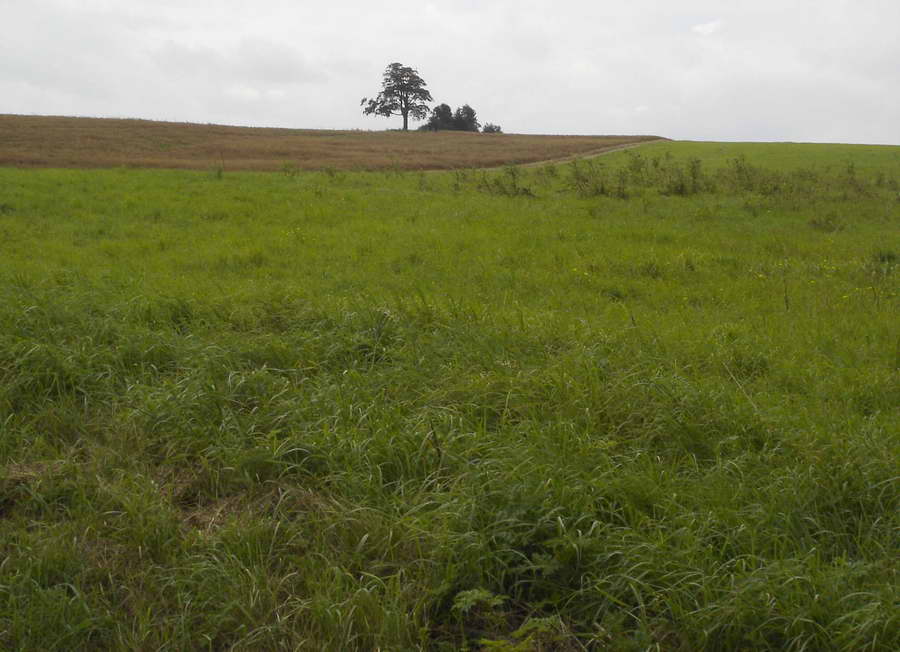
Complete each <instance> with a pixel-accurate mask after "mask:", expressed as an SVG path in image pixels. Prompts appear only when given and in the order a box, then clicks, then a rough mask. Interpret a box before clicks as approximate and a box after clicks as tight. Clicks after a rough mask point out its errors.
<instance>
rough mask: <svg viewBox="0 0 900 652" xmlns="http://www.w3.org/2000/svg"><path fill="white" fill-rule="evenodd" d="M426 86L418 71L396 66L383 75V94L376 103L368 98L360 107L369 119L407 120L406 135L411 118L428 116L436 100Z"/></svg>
mask: <svg viewBox="0 0 900 652" xmlns="http://www.w3.org/2000/svg"><path fill="white" fill-rule="evenodd" d="M426 86H427V84H426V83H425V80H424V79H422V78H421V77H420V76H419V73H418V71H416V70H414V69H413V68H410V67H409V66H404V65H403V64H402V63H392V64H390V65H388V67H387V68H385V70H384V74H383V75H382V81H381V92H380V93H378V96H377V97H375V98H372V99H370V98H367V97H364V98H363V99H362V101H361V102H360V106H362V107H363V113H364V114H366V115H373V114H374V115H382V116H385V117H389V116H392V115H400V116H403V131H407V130H408V129H409V118H410V116H412V118H413V119H414V120H422V119H424V118H425V116H427V115H428V105H427V104H426V102H432V101H433V100H432V97H431V93H429V92H428V90H427V89H426V88H425V87H426ZM448 108H449V107H448Z"/></svg>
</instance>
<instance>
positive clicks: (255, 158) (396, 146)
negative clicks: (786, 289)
mask: <svg viewBox="0 0 900 652" xmlns="http://www.w3.org/2000/svg"><path fill="white" fill-rule="evenodd" d="M647 140H657V137H656V136H532V135H518V134H476V133H464V132H448V131H444V132H437V133H431V132H418V131H410V132H407V133H404V132H397V131H325V130H308V129H265V128H254V127H228V126H221V125H201V124H189V123H178V122H154V121H150V120H120V119H107V118H65V117H53V116H20V115H0V165H4V166H18V167H54V168H88V167H90V168H105V167H118V166H127V167H142V168H187V169H198V168H199V169H209V168H213V167H215V168H218V167H222V168H224V169H226V170H281V169H283V168H284V167H285V166H286V165H287V166H289V167H296V168H298V169H322V168H335V169H345V170H346V169H360V170H362V169H384V168H396V169H404V170H429V169H453V168H469V167H492V166H499V165H506V164H511V163H533V162H536V161H544V160H549V159H560V158H565V157H569V156H573V155H589V154H594V153H599V152H602V151H604V150H607V149H617V148H619V147H621V146H623V145H629V144H632V143H638V142H643V141H647Z"/></svg>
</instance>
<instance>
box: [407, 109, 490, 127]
mask: <svg viewBox="0 0 900 652" xmlns="http://www.w3.org/2000/svg"><path fill="white" fill-rule="evenodd" d="M480 126H481V124H480V123H479V122H478V118H477V117H476V114H475V109H473V108H472V107H471V106H469V105H468V104H463V105H462V106H461V107H459V108H457V109H456V111H455V112H454V111H452V110H451V109H450V105H449V104H438V105H437V106H436V107H434V108H433V109H432V110H431V115H430V116H429V118H428V122H427V123H426V124H425V125H423V126H422V127H420V129H431V130H432V131H439V130H444V129H447V130H455V131H478V128H479V127H480Z"/></svg>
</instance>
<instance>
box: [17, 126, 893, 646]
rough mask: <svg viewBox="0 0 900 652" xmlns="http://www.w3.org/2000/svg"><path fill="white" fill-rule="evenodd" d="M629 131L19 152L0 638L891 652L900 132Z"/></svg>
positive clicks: (76, 642) (74, 642) (35, 642)
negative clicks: (95, 158) (378, 166)
mask: <svg viewBox="0 0 900 652" xmlns="http://www.w3.org/2000/svg"><path fill="white" fill-rule="evenodd" d="M640 152H641V155H640V156H639V157H638V156H635V155H634V154H633V153H621V154H615V155H611V156H610V157H608V158H605V159H603V160H602V167H601V166H600V164H601V161H596V162H594V163H593V164H592V166H591V167H589V166H587V165H585V164H583V163H582V164H580V165H579V166H577V167H573V166H561V167H558V168H554V167H546V168H537V169H532V170H523V171H518V172H516V171H514V170H508V171H505V172H503V171H501V172H498V173H495V174H492V175H481V174H478V173H458V174H440V175H421V174H413V173H366V174H361V173H355V174H351V173H341V172H338V173H332V174H326V173H309V174H306V173H303V174H299V175H295V176H292V175H265V174H253V173H241V174H231V173H226V174H225V175H224V177H222V178H217V175H214V174H209V173H205V174H204V173H191V172H162V171H156V172H153V171H133V170H112V171H94V172H83V171H49V170H48V171H28V172H26V171H17V170H9V169H6V170H0V237H2V240H0V243H2V244H0V247H2V254H3V255H2V258H0V260H2V266H0V293H2V301H0V462H2V463H3V467H2V469H3V470H2V473H3V475H2V476H0V492H2V493H0V518H2V520H0V558H3V559H6V561H5V562H3V563H2V564H0V641H2V643H3V645H5V646H6V647H11V648H17V647H19V648H32V649H33V648H41V649H52V648H56V649H73V648H79V647H80V648H91V649H96V648H97V647H113V648H118V647H124V648H146V649H155V648H171V649H191V648H199V647H206V646H211V647H215V648H226V647H229V646H231V645H236V646H237V647H239V648H242V649H246V648H258V649H274V648H277V647H284V648H291V647H296V646H299V647H301V648H308V649H353V648H358V649H375V648H376V647H380V648H381V649H415V648H418V647H438V646H440V645H441V644H442V643H446V645H447V646H448V647H449V649H457V648H458V646H459V645H460V644H461V643H462V641H463V640H465V639H468V640H470V641H477V640H494V641H501V640H503V641H507V642H510V643H509V644H510V645H512V642H516V643H518V644H521V646H522V647H521V648H520V649H539V647H540V645H546V646H552V645H556V646H558V648H560V649H579V648H578V645H586V646H588V647H596V648H603V647H604V646H606V647H608V648H612V649H643V648H645V647H647V646H650V645H653V644H659V645H660V646H661V647H662V649H685V650H687V649H703V648H705V649H738V648H741V647H743V648H752V649H766V648H769V649H786V648H791V647H793V648H795V649H801V647H802V646H804V645H805V646H806V648H807V649H845V650H856V649H869V648H871V649H884V650H891V649H896V647H897V646H898V643H900V640H898V637H897V631H898V621H897V615H896V611H895V610H894V609H893V606H895V605H896V603H897V596H896V586H897V582H896V580H897V577H896V566H895V559H896V553H897V541H896V526H897V525H898V523H897V513H898V512H897V507H898V505H897V491H896V490H897V487H896V478H895V476H896V459H898V453H900V450H898V449H900V446H898V436H897V433H898V432H900V410H898V405H900V393H898V387H900V383H898V380H900V378H898V368H900V339H898V333H897V327H896V314H897V312H898V294H897V273H898V271H897V265H898V255H900V252H898V251H897V248H896V244H895V239H894V240H892V237H893V234H896V232H897V227H898V195H897V192H898V186H897V181H898V179H900V149H898V148H887V147H881V148H878V147H849V146H848V147H844V146H795V145H765V146H763V145H731V144H727V145H726V144H715V143H706V144H701V143H664V144H651V145H647V146H646V148H642V149H641V150H640ZM667 153H668V154H667ZM740 153H744V154H746V157H747V159H746V161H745V162H740V161H737V162H736V161H735V159H734V156H735V155H737V154H740ZM689 156H696V157H699V159H698V160H701V163H700V164H699V168H698V167H697V164H694V173H693V175H692V174H691V167H690V164H689V163H688V162H687V158H686V157H689ZM654 160H656V163H655V164H654V162H653V161H654ZM849 161H853V162H855V164H854V167H851V166H848V162H849ZM754 163H756V164H762V163H768V164H769V165H770V166H771V167H785V168H786V169H788V170H790V169H793V167H794V165H795V164H802V165H803V166H804V167H805V169H806V171H805V172H804V173H802V174H791V175H787V174H785V175H775V176H773V175H771V174H766V173H764V172H763V171H762V170H760V169H759V168H757V167H754ZM620 169H621V170H623V171H622V172H621V173H620V172H619V170H620ZM716 170H719V171H716ZM620 186H621V187H620ZM621 190H624V191H625V194H627V195H628V198H627V199H621V198H617V197H615V196H610V195H615V194H616V193H617V192H619V191H621ZM663 193H665V194H663ZM530 195H534V196H530ZM520 627H521V628H522V629H519V630H518V631H516V630H517V628H520ZM507 649H510V648H507Z"/></svg>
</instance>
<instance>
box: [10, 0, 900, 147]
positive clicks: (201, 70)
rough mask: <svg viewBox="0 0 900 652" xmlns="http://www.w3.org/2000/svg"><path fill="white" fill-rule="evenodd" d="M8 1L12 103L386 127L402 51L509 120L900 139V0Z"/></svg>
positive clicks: (604, 128) (41, 109)
mask: <svg viewBox="0 0 900 652" xmlns="http://www.w3.org/2000/svg"><path fill="white" fill-rule="evenodd" d="M0 3H2V4H3V22H2V24H0V112H3V113H47V114H60V113H62V114H76V115H98V116H104V115H107V116H123V115H125V116H133V117H146V118H157V119H173V120H189V121H196V122H219V121H227V122H229V123H231V124H249V125H259V126H284V127H309V128H363V129H383V128H387V127H396V126H397V125H398V123H397V121H396V120H393V119H392V120H385V119H379V118H374V117H366V116H363V115H362V113H361V111H360V109H359V100H360V98H361V97H363V96H364V95H365V96H372V95H374V94H375V93H377V92H378V90H379V84H380V79H381V72H382V71H383V69H384V67H385V66H386V65H387V64H388V63H390V62H392V61H401V62H403V63H405V64H407V65H412V66H413V67H415V68H417V69H418V70H419V72H420V73H421V74H422V76H423V77H424V78H425V79H426V80H427V82H428V87H429V89H430V90H431V92H432V94H433V95H434V98H435V100H436V101H437V102H446V103H448V104H450V105H451V106H453V107H456V106H459V105H461V104H463V103H469V104H471V105H472V106H473V107H475V109H476V111H477V112H478V116H479V118H480V120H481V121H482V122H487V121H490V122H495V123H500V124H502V125H503V128H504V130H505V131H508V132H516V131H518V132H529V133H601V134H602V133H657V134H660V135H663V136H668V137H671V138H691V139H710V140H841V141H849V142H882V143H896V144H900V121H898V120H897V119H896V116H897V115H898V114H900V66H897V65H896V62H897V61H900V42H898V40H897V39H896V34H895V31H896V30H895V26H896V25H898V24H900V3H897V2H885V1H884V0H855V1H854V2H853V3H849V2H846V0H820V1H819V2H817V3H816V5H815V9H814V10H813V9H812V8H811V5H810V3H809V2H807V1H805V0H757V1H756V2H755V3H753V4H749V3H722V2H720V1H718V0H684V1H682V2H678V3H660V2H659V1H658V0H632V1H631V2H629V3H598V2H596V1H595V0H557V1H556V2H554V3H552V5H551V4H549V3H546V2H544V1H541V0H490V1H487V0H458V1H457V2H453V3H438V2H428V3H426V4H424V5H422V6H419V7H416V8H410V9H408V10H402V11H400V10H395V9H394V8H390V7H388V8H385V7H384V6H381V5H372V4H371V3H369V2H364V1H362V0H329V2H328V3H327V4H322V3H319V2H312V1H306V0H269V1H268V2H267V3H266V6H265V10H264V11H262V10H250V9H248V7H249V5H248V4H247V3H246V2H245V1H244V0H218V2H216V3H215V4H214V5H210V4H209V3H208V2H205V1H201V0H129V2H127V3H123V2H118V1H115V0H29V1H28V2H25V1H24V0H23V1H21V2H19V1H18V0H12V1H11V0H0ZM726 27H727V29H726ZM645 107H646V108H645ZM651 107H652V110H650V108H651ZM642 109H643V110H642Z"/></svg>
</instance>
